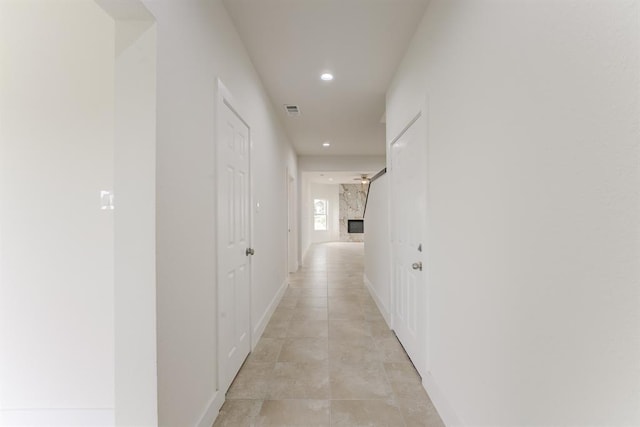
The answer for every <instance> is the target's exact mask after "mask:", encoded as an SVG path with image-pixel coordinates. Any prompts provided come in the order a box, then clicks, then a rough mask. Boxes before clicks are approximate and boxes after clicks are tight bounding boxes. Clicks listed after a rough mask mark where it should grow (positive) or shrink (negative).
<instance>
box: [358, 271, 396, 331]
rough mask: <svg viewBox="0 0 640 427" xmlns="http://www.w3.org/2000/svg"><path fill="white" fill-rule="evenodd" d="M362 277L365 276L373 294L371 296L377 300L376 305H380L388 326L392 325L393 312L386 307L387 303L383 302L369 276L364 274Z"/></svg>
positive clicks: (366, 284) (365, 280) (367, 285)
mask: <svg viewBox="0 0 640 427" xmlns="http://www.w3.org/2000/svg"><path fill="white" fill-rule="evenodd" d="M362 277H363V278H364V284H365V286H366V287H367V289H368V290H369V293H370V294H371V296H372V297H373V300H374V301H375V302H376V305H377V306H378V310H380V313H381V314H382V317H384V320H385V321H386V322H387V326H389V327H391V314H390V313H389V309H388V308H387V307H385V305H384V304H383V303H382V300H381V299H380V296H379V295H378V293H377V292H376V290H375V288H374V287H373V285H372V284H371V282H370V281H369V278H368V277H367V275H366V274H363V276H362Z"/></svg>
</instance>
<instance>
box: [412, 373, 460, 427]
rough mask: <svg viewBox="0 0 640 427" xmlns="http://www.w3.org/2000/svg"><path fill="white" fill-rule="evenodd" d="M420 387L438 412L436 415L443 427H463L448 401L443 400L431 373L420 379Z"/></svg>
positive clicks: (443, 397)
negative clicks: (438, 416) (444, 426)
mask: <svg viewBox="0 0 640 427" xmlns="http://www.w3.org/2000/svg"><path fill="white" fill-rule="evenodd" d="M422 386H423V387H424V389H425V390H426V392H427V394H428V395H429V398H430V399H431V402H433V406H435V408H436V410H437V411H438V415H440V418H441V419H442V422H444V425H446V426H447V427H459V426H460V427H461V426H464V425H465V424H464V423H463V422H462V420H461V419H460V417H459V416H458V415H457V414H456V413H455V411H454V410H453V408H452V407H451V405H450V404H449V401H448V400H447V399H446V398H445V396H444V394H443V393H442V390H440V387H438V384H437V383H436V381H435V380H434V378H433V376H432V375H431V373H428V374H427V375H425V376H424V377H423V378H422Z"/></svg>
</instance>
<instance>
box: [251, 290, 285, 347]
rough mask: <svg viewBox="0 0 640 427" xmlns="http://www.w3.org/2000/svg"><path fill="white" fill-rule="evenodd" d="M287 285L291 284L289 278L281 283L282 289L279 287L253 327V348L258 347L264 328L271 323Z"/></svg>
mask: <svg viewBox="0 0 640 427" xmlns="http://www.w3.org/2000/svg"><path fill="white" fill-rule="evenodd" d="M287 286H289V279H288V278H287V279H285V280H284V282H283V283H282V285H280V289H278V292H276V294H275V295H274V296H273V299H272V300H271V302H270V303H269V306H268V307H267V309H266V310H265V311H264V313H263V314H262V316H261V317H260V320H258V323H256V326H255V327H254V328H253V331H252V334H251V349H252V350H253V349H254V348H255V347H256V344H258V341H259V340H260V337H262V333H263V332H264V329H265V328H266V327H267V323H269V320H271V316H272V315H273V312H274V311H276V308H277V307H278V304H280V301H281V300H282V297H283V296H284V293H285V291H286V290H287Z"/></svg>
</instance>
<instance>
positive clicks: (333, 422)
mask: <svg viewBox="0 0 640 427" xmlns="http://www.w3.org/2000/svg"><path fill="white" fill-rule="evenodd" d="M362 270H363V246H362V244H359V243H327V244H321V245H315V246H313V247H312V248H311V249H310V250H309V253H308V254H307V257H306V259H305V263H304V266H303V267H301V268H300V270H299V271H298V272H296V273H293V274H291V275H290V278H289V288H288V289H287V291H286V294H285V295H284V297H283V299H282V301H281V303H280V305H279V306H278V308H277V309H276V311H275V313H274V314H273V317H272V318H271V321H270V323H269V324H268V326H267V328H266V330H265V332H264V334H263V336H262V338H261V340H260V341H259V343H258V345H257V346H256V348H255V350H254V351H253V353H252V354H250V355H249V357H248V359H247V361H246V362H245V364H244V366H243V367H242V369H241V370H240V372H239V373H238V376H237V377H236V379H235V381H234V383H233V384H232V386H231V388H230V390H229V392H228V394H227V401H226V403H225V404H224V406H223V407H222V410H221V411H220V415H219V416H218V419H217V421H216V423H215V424H214V426H215V427H219V426H234V427H239V426H254V425H255V426H305V427H306V426H350V427H355V426H389V427H398V426H407V427H408V426H429V427H432V426H433V427H436V426H441V425H443V424H442V421H441V420H440V418H439V416H438V414H437V412H436V411H435V409H434V407H433V405H432V404H431V401H430V400H429V398H428V396H427V395H426V393H425V391H424V389H423V388H422V386H421V384H420V378H419V376H418V374H417V373H416V371H415V369H414V368H413V365H412V364H411V362H410V361H409V359H408V357H407V355H406V354H405V352H404V350H403V349H402V347H401V345H400V344H399V343H398V341H397V339H396V338H395V335H394V334H393V332H391V331H390V330H389V328H388V327H387V324H386V322H385V320H384V319H383V317H382V316H381V315H380V312H379V311H378V308H377V307H376V304H375V302H374V300H373V299H372V298H371V296H370V295H369V292H368V291H367V289H366V288H365V287H364V285H363V280H362Z"/></svg>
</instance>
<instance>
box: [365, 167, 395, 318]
mask: <svg viewBox="0 0 640 427" xmlns="http://www.w3.org/2000/svg"><path fill="white" fill-rule="evenodd" d="M364 218H365V219H364V230H365V233H364V277H365V283H366V285H367V287H368V288H369V292H371V294H372V295H373V298H374V300H375V301H376V303H377V304H378V308H379V309H380V312H381V313H382V315H383V316H384V318H385V319H386V320H387V323H389V321H390V317H389V308H390V307H389V304H390V301H391V288H390V286H389V284H390V280H391V273H390V268H391V245H390V243H389V242H390V238H391V237H390V233H389V183H388V175H387V174H385V175H382V176H380V177H379V178H378V179H376V180H375V181H373V182H372V183H371V184H370V185H369V199H368V201H367V210H366V212H365V217H364Z"/></svg>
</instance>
